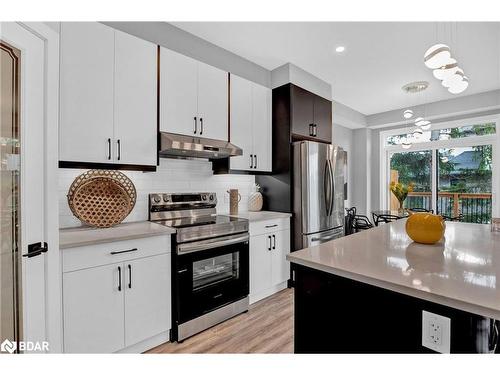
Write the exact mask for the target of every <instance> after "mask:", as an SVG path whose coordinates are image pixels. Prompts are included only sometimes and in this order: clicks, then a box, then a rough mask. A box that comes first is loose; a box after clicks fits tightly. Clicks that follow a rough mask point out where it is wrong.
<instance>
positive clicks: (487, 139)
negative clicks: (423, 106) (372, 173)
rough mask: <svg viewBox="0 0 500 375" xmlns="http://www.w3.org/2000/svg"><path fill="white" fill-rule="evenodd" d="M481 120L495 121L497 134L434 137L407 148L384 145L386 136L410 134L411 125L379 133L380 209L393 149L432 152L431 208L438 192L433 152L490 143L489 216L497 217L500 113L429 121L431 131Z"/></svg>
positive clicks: (385, 200) (386, 204)
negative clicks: (491, 167) (491, 160)
mask: <svg viewBox="0 0 500 375" xmlns="http://www.w3.org/2000/svg"><path fill="white" fill-rule="evenodd" d="M484 122H494V123H495V124H496V133H495V134H492V135H481V136H475V137H466V138H454V139H450V140H437V141H429V142H422V143H414V144H412V147H411V148H409V149H403V148H402V146H401V145H394V146H392V145H390V146H387V145H386V144H385V141H386V138H387V137H388V136H391V135H398V134H405V133H409V132H410V131H409V129H410V127H408V126H406V127H400V128H396V129H391V130H386V131H381V132H380V140H379V141H380V176H381V180H380V206H381V208H383V209H386V208H388V207H389V201H390V200H389V197H390V191H389V189H387V187H388V186H389V183H390V157H391V155H392V154H394V153H395V152H412V151H427V150H429V151H431V155H432V159H433V163H432V171H431V174H432V176H431V183H432V200H431V204H432V205H433V206H432V209H435V208H436V201H437V192H436V187H435V182H434V180H435V178H436V176H437V174H436V173H437V170H436V160H435V159H436V156H435V151H436V150H439V149H441V148H453V147H470V146H481V145H492V153H493V156H492V159H493V169H492V181H491V184H492V186H491V192H492V216H493V217H498V216H500V207H498V206H499V205H498V196H497V195H498V193H499V191H498V185H499V182H500V115H499V114H495V115H490V116H481V117H470V118H466V119H461V120H456V121H445V122H439V123H435V124H432V128H431V129H432V130H438V129H447V128H457V127H462V126H467V125H474V124H478V123H484Z"/></svg>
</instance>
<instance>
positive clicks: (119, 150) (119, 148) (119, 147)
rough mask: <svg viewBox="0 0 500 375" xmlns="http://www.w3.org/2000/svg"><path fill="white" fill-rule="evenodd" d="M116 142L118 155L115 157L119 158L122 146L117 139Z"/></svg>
mask: <svg viewBox="0 0 500 375" xmlns="http://www.w3.org/2000/svg"><path fill="white" fill-rule="evenodd" d="M116 144H117V145H118V157H117V159H118V160H120V158H121V157H122V146H121V144H120V140H119V139H118V140H117V141H116Z"/></svg>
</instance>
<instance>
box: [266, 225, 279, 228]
mask: <svg viewBox="0 0 500 375" xmlns="http://www.w3.org/2000/svg"><path fill="white" fill-rule="evenodd" d="M277 226H278V224H272V225H266V228H274V227H277Z"/></svg>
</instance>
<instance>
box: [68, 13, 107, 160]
mask: <svg viewBox="0 0 500 375" xmlns="http://www.w3.org/2000/svg"><path fill="white" fill-rule="evenodd" d="M114 38H115V33H114V30H113V29H111V28H109V27H107V26H104V25H102V24H100V23H97V22H70V23H65V22H63V23H61V45H60V51H61V52H60V107H61V108H60V124H59V132H60V133H59V134H60V142H59V145H60V146H59V160H63V161H81V162H99V163H110V162H112V159H111V155H110V153H109V150H108V146H109V145H108V139H109V140H110V142H111V141H112V139H113V70H114V64H113V61H114Z"/></svg>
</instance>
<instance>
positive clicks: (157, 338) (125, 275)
mask: <svg viewBox="0 0 500 375" xmlns="http://www.w3.org/2000/svg"><path fill="white" fill-rule="evenodd" d="M144 242H145V246H144V247H142V246H141V240H133V241H120V242H117V243H112V244H107V245H104V244H101V245H96V246H86V247H81V248H74V249H65V250H62V251H63V272H64V273H63V310H64V352H66V353H112V352H117V351H132V352H134V351H139V352H140V351H143V350H147V349H148V348H152V347H154V346H156V345H159V344H160V343H162V342H165V341H168V334H169V330H170V327H171V307H170V306H171V287H170V254H169V252H170V239H169V237H163V238H160V237H158V238H147V239H144ZM153 244H154V245H156V246H157V248H156V251H155V250H152V248H151V246H152V245H153ZM104 249H105V250H104ZM93 250H99V251H101V252H102V251H106V253H107V254H111V253H112V252H113V253H115V254H112V255H109V256H110V257H113V256H115V257H117V258H112V259H116V261H117V262H113V260H109V262H110V263H111V262H112V263H111V264H103V265H98V266H93V267H90V268H83V269H76V270H75V262H76V261H77V260H78V259H81V257H82V255H84V254H87V255H88V256H89V257H96V261H101V262H102V261H103V260H102V259H103V258H102V256H103V255H102V253H101V254H99V255H97V256H98V257H99V258H97V256H96V253H95V252H94V251H93ZM127 250H128V251H127ZM153 254H156V255H153ZM145 255H146V256H145ZM141 256H145V257H141ZM64 258H66V259H64ZM90 263H92V262H90ZM90 263H88V264H90ZM94 263H95V262H94ZM86 265H87V264H84V263H82V266H86ZM148 340H151V342H149V341H148Z"/></svg>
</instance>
